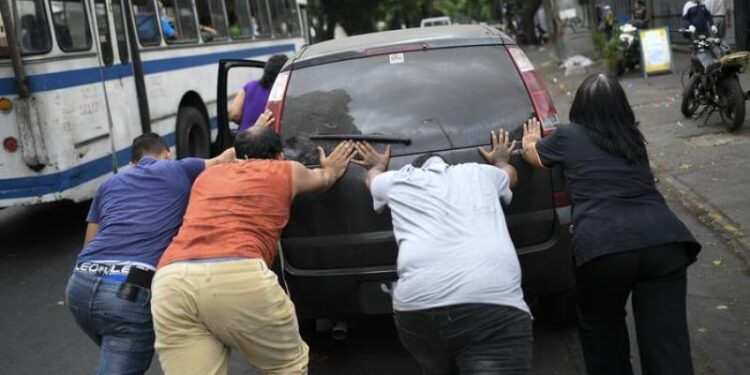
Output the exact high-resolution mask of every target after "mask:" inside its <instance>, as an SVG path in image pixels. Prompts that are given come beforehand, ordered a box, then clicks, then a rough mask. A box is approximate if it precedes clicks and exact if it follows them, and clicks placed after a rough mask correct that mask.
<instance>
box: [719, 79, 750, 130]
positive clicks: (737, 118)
mask: <svg viewBox="0 0 750 375" xmlns="http://www.w3.org/2000/svg"><path fill="white" fill-rule="evenodd" d="M719 95H720V98H719V100H720V101H721V103H722V107H721V108H720V111H721V112H720V113H721V120H722V121H723V122H724V125H726V127H727V129H728V130H729V131H732V132H733V131H737V130H739V129H740V128H741V127H742V124H744V123H745V93H744V92H742V86H740V81H739V79H737V77H736V76H728V77H724V78H722V79H721V81H719Z"/></svg>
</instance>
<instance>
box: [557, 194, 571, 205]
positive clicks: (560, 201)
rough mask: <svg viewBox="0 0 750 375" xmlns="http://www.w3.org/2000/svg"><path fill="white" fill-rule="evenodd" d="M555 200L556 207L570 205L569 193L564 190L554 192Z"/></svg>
mask: <svg viewBox="0 0 750 375" xmlns="http://www.w3.org/2000/svg"><path fill="white" fill-rule="evenodd" d="M553 197H554V200H555V207H565V206H569V205H570V201H569V200H568V195H567V194H565V192H564V191H556V192H554V193H553Z"/></svg>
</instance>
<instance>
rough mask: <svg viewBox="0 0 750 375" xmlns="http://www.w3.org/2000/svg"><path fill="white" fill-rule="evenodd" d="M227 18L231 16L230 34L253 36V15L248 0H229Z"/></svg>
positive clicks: (238, 36)
mask: <svg viewBox="0 0 750 375" xmlns="http://www.w3.org/2000/svg"><path fill="white" fill-rule="evenodd" d="M227 18H229V35H230V36H231V37H232V38H244V37H252V36H253V16H252V15H251V12H250V3H249V2H248V1H247V0H228V1H227Z"/></svg>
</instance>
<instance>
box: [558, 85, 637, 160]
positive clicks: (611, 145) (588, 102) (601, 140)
mask: <svg viewBox="0 0 750 375" xmlns="http://www.w3.org/2000/svg"><path fill="white" fill-rule="evenodd" d="M570 122H572V123H575V124H578V125H581V126H583V127H584V128H586V129H587V130H588V132H589V134H590V135H591V137H592V140H593V141H594V143H595V144H596V145H597V146H599V147H601V148H602V149H604V150H606V151H607V152H609V153H610V154H612V155H616V156H621V157H623V158H625V159H627V160H628V163H630V164H634V163H635V162H637V161H641V160H645V159H646V139H645V138H644V137H643V133H641V131H640V129H638V123H637V122H636V121H635V115H634V114H633V109H632V108H631V107H630V103H628V98H627V96H626V95H625V90H623V89H622V86H620V83H619V82H618V81H617V78H615V77H612V76H610V75H606V74H594V75H591V76H589V77H587V78H586V79H585V80H584V81H583V83H581V86H580V87H578V91H577V92H576V96H575V99H574V100H573V105H572V107H571V108H570Z"/></svg>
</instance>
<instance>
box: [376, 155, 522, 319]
mask: <svg viewBox="0 0 750 375" xmlns="http://www.w3.org/2000/svg"><path fill="white" fill-rule="evenodd" d="M370 189H371V193H372V196H373V202H374V208H375V210H376V211H379V212H380V211H382V210H383V209H384V208H385V206H388V207H390V209H391V216H392V220H393V231H394V234H395V237H396V241H397V243H398V247H399V253H398V262H397V263H398V264H397V266H398V276H399V278H398V282H397V283H396V286H395V287H394V289H393V307H394V309H396V310H397V311H413V310H423V309H429V308H434V307H440V306H448V305H456V304H462V303H486V304H495V305H504V306H512V307H515V308H518V309H520V310H523V311H526V312H529V308H528V306H526V303H525V302H524V299H523V291H522V290H521V267H520V265H519V262H518V256H517V254H516V249H515V247H514V246H513V242H512V241H511V239H510V234H509V233H508V227H507V224H506V222H505V215H504V214H503V210H502V207H501V206H500V200H502V201H503V202H504V203H506V204H508V203H510V201H511V199H512V198H513V193H512V192H511V191H510V186H509V179H508V175H507V174H506V173H505V172H504V171H503V170H501V169H499V168H496V167H493V166H489V165H480V164H476V163H470V164H460V165H454V166H449V165H448V164H446V163H445V162H444V161H443V160H442V159H440V158H438V157H434V158H431V159H429V160H428V161H427V162H426V163H425V165H424V166H423V167H422V168H416V167H413V166H411V165H408V166H405V167H403V168H401V169H400V170H398V171H391V172H386V173H383V174H381V175H379V176H377V177H376V178H375V179H374V180H373V181H372V184H371V187H370Z"/></svg>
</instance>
